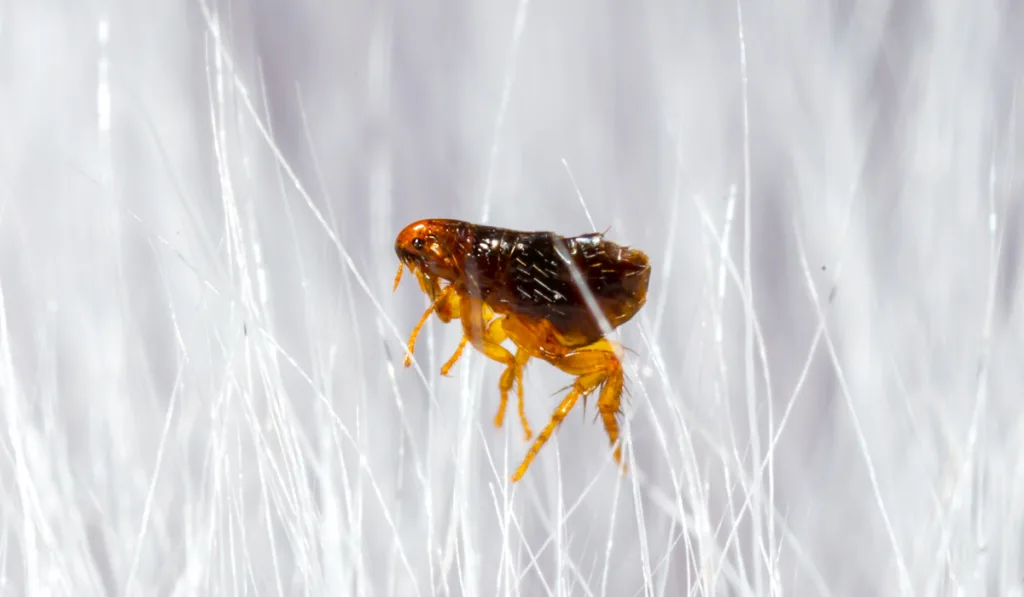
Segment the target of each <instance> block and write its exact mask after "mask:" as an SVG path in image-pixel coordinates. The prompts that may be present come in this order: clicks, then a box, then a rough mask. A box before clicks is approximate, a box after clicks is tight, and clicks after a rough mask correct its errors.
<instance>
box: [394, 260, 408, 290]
mask: <svg viewBox="0 0 1024 597" xmlns="http://www.w3.org/2000/svg"><path fill="white" fill-rule="evenodd" d="M403 269H405V263H403V262H402V261H399V262H398V273H397V274H395V285H394V287H392V288H391V292H394V291H396V290H398V283H399V282H401V281H402V270H403Z"/></svg>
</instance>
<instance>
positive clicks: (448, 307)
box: [405, 286, 459, 367]
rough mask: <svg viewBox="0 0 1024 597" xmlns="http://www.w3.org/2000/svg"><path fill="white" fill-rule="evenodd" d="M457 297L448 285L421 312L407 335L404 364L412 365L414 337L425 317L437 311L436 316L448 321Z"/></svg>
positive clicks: (455, 306)
mask: <svg viewBox="0 0 1024 597" xmlns="http://www.w3.org/2000/svg"><path fill="white" fill-rule="evenodd" d="M458 304H459V297H458V295H456V294H455V289H454V288H452V287H451V286H448V287H447V288H445V289H444V290H442V291H441V293H440V294H439V295H438V296H437V298H436V299H434V302H433V303H431V305H430V306H429V307H427V310H426V311H424V312H423V316H422V317H420V320H419V322H417V323H416V327H414V328H413V329H412V334H410V335H409V352H408V353H407V354H406V355H405V366H406V367H408V366H409V365H412V355H413V352H415V350H416V338H417V337H418V336H419V335H420V329H422V328H423V325H424V324H425V323H427V318H429V317H430V314H431V313H437V316H438V318H439V319H440V320H441V321H443V322H445V323H448V322H449V321H451V318H452V314H453V313H454V312H455V309H457V308H458Z"/></svg>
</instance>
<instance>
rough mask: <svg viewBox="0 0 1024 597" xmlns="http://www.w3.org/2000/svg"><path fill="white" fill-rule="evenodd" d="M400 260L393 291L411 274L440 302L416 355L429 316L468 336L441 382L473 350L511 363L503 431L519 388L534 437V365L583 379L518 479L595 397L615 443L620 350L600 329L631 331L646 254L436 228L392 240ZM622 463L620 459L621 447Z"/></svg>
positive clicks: (645, 279) (453, 225) (425, 226)
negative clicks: (528, 370) (525, 375)
mask: <svg viewBox="0 0 1024 597" xmlns="http://www.w3.org/2000/svg"><path fill="white" fill-rule="evenodd" d="M395 252H396V254H397V255H398V258H399V260H400V261H401V265H400V268H399V272H398V275H399V277H396V280H395V287H396V288H397V286H398V281H399V278H400V276H401V273H402V266H406V267H408V268H409V269H410V270H412V271H413V272H414V273H415V274H416V276H417V278H418V279H419V282H420V287H421V288H422V289H423V290H424V292H426V293H427V294H428V295H429V296H430V297H431V298H432V299H433V301H434V304H432V305H431V308H430V309H428V310H427V312H426V313H424V315H423V317H422V318H421V320H420V323H419V325H417V326H416V329H415V330H414V331H413V335H412V337H411V338H410V343H409V344H410V354H411V352H412V350H413V347H414V345H415V338H416V335H417V333H418V331H419V328H420V326H422V324H423V323H424V322H425V320H426V319H427V317H429V315H430V313H432V312H433V313H436V314H437V315H438V317H439V318H440V319H441V320H442V321H444V322H448V321H451V320H452V319H455V318H460V319H461V320H462V325H463V329H464V337H463V340H462V342H461V343H460V345H459V348H458V349H457V350H456V353H455V355H453V357H452V358H451V359H450V360H449V362H448V363H446V364H445V366H444V367H443V368H442V373H445V374H447V371H448V370H449V369H450V368H451V366H452V365H454V363H455V361H456V360H457V359H458V358H459V355H460V354H461V352H462V349H463V348H464V346H465V344H466V343H467V342H472V344H473V346H474V347H476V348H477V349H478V350H480V351H481V352H482V353H483V354H485V355H486V356H488V357H489V358H491V359H493V360H496V361H499V362H501V363H504V364H505V365H506V371H505V374H503V375H502V379H501V382H500V383H499V389H500V390H501V393H502V403H501V407H500V409H499V413H498V416H497V417H496V419H495V422H496V424H498V425H500V424H501V421H502V418H503V414H504V409H505V403H506V400H507V394H508V392H509V391H510V390H511V388H512V384H513V382H516V383H517V385H518V387H519V397H520V405H519V406H520V417H521V418H522V420H523V425H524V428H525V429H526V435H527V437H529V436H530V435H531V433H530V431H529V426H528V424H527V422H526V419H525V413H524V410H523V404H522V369H523V367H524V366H525V364H526V362H527V361H528V360H529V359H530V358H531V357H535V358H540V359H543V360H545V361H548V362H549V363H551V364H553V365H555V366H556V367H559V368H560V369H562V370H563V371H566V372H568V373H571V374H574V375H576V376H577V381H576V383H575V384H574V388H573V390H572V391H571V392H570V394H569V396H568V397H567V398H566V399H565V400H563V403H562V405H561V406H560V407H559V410H557V411H556V413H555V415H554V417H553V418H552V423H551V424H550V425H549V426H548V428H547V429H545V431H544V432H542V434H541V436H540V438H538V441H537V443H535V444H534V447H533V449H532V450H531V452H530V454H528V456H527V459H526V461H524V463H523V465H522V466H521V467H520V470H519V471H517V473H516V475H515V477H514V479H516V480H518V478H520V477H521V476H522V474H523V473H524V472H525V469H526V467H527V466H528V465H529V462H530V461H531V460H532V458H533V456H534V455H535V454H536V452H537V451H538V450H539V449H540V447H541V445H543V443H544V442H545V441H546V439H547V437H549V436H550V434H551V433H552V432H553V430H554V427H555V426H557V424H558V423H559V422H560V421H561V418H562V417H564V416H565V414H567V412H568V410H569V409H571V408H572V404H573V403H575V401H576V399H578V398H579V397H585V396H586V395H588V394H589V393H591V392H593V391H594V390H596V389H598V388H601V398H600V399H599V403H598V406H599V410H601V414H602V417H603V418H604V419H605V427H606V429H607V431H608V434H609V436H610V438H611V439H612V443H615V441H616V440H617V436H618V428H617V424H616V423H615V416H616V415H617V414H618V412H619V395H620V394H621V391H622V385H623V379H622V370H621V365H620V363H619V360H618V356H617V354H616V353H617V352H618V350H617V347H615V346H613V345H611V344H610V343H609V342H608V341H607V340H605V339H604V333H603V330H602V328H604V329H609V328H611V329H614V328H616V327H618V326H620V325H622V324H623V323H626V322H627V321H629V320H630V319H631V318H632V317H633V316H634V315H635V314H636V313H637V311H639V310H640V308H641V307H643V305H644V303H645V302H646V296H647V287H648V284H649V281H650V273H651V268H650V265H649V263H648V259H647V256H646V255H645V254H644V253H643V252H642V251H639V250H637V249H633V248H630V247H625V246H620V245H618V244H616V243H613V242H611V241H608V240H606V239H605V238H604V236H603V235H602V234H599V233H591V234H584V235H580V236H574V237H562V236H558V235H556V234H554V233H551V232H521V231H516V230H510V229H506V228H497V227H493V226H482V225H476V224H471V223H468V222H463V221H459V220H443V219H431V220H421V221H419V222H414V223H413V224H410V225H409V226H407V227H406V228H405V229H403V230H402V231H401V233H399V235H398V237H397V238H396V240H395ZM442 282H446V283H447V285H446V286H442ZM578 282H583V283H584V284H585V286H586V289H583V288H581V286H580V284H579V283H578ZM588 298H590V299H593V303H590V302H589V301H588ZM592 305H596V307H597V313H595V312H594V310H593V309H592V308H591V306H592ZM605 325H606V326H607V327H605ZM506 339H511V340H512V342H513V343H514V344H515V345H516V347H517V352H516V354H515V355H514V356H513V355H512V354H511V353H510V352H508V351H507V350H505V349H504V348H503V347H502V346H501V343H502V342H503V341H505V340H506ZM407 365H408V361H407ZM615 455H616V458H617V459H619V458H620V451H619V448H618V447H616V451H615Z"/></svg>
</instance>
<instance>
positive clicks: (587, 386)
mask: <svg viewBox="0 0 1024 597" xmlns="http://www.w3.org/2000/svg"><path fill="white" fill-rule="evenodd" d="M546 360H548V361H549V362H550V363H551V364H552V365H554V366H555V367H558V368H559V369H561V370H562V371H565V372H566V373H569V374H570V375H575V376H576V381H575V382H573V385H572V390H570V391H569V394H568V395H567V396H566V397H565V399H564V400H562V403H561V404H559V405H558V408H556V409H555V412H554V413H553V414H552V415H551V421H550V422H549V423H548V425H547V427H545V428H544V430H543V431H541V432H540V435H538V436H537V439H536V441H534V443H533V445H532V446H531V447H530V451H529V452H527V454H526V457H525V458H524V459H523V463H522V464H520V465H519V469H518V470H516V473H515V475H513V476H512V481H513V482H515V481H518V480H520V479H522V478H523V475H524V474H526V469H527V468H529V466H530V463H531V462H533V459H534V458H535V457H536V456H537V453H538V452H540V449H541V448H542V447H544V444H545V443H547V441H548V439H550V438H551V435H552V434H553V433H554V432H555V430H556V429H557V428H558V426H559V425H560V424H561V422H562V420H563V419H565V417H566V416H567V415H568V414H569V411H571V410H572V408H573V406H575V405H576V402H577V400H579V399H580V398H581V397H582V398H584V400H585V399H586V396H588V395H590V394H591V393H592V392H594V390H597V389H598V388H600V389H601V393H600V396H599V397H598V401H597V408H598V410H599V411H600V413H601V419H602V421H603V422H604V428H605V432H606V433H607V434H608V440H609V442H610V443H611V445H612V446H614V447H615V462H616V463H618V464H619V465H620V466H621V464H622V448H621V447H620V446H619V444H618V440H619V423H618V421H617V420H616V416H617V415H618V414H619V412H620V409H621V398H622V387H623V383H624V379H623V373H622V364H621V363H620V361H619V357H618V356H617V350H616V347H615V346H614V345H612V344H611V343H610V342H608V341H607V340H600V341H598V342H596V343H594V344H592V345H590V346H588V347H587V348H584V349H581V350H579V351H576V352H572V353H569V354H567V355H564V356H549V357H547V358H546Z"/></svg>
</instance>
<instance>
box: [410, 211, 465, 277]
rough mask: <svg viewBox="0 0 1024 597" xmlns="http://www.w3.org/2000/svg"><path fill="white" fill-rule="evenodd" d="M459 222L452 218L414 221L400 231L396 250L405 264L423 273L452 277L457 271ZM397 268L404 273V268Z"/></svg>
mask: <svg viewBox="0 0 1024 597" xmlns="http://www.w3.org/2000/svg"><path fill="white" fill-rule="evenodd" d="M457 225H458V223H457V222H455V221H453V220H420V221H418V222H413V223H412V224H409V225H408V226H406V227H405V228H403V229H402V231H401V232H399V233H398V237H397V238H396V239H395V254H397V255H398V259H399V260H400V261H401V262H402V265H404V266H407V267H408V268H409V269H410V270H412V271H415V272H416V273H418V274H420V275H424V276H426V277H428V278H440V279H443V280H448V281H453V280H454V279H455V278H456V276H457V271H458V263H457V261H456V258H455V255H454V254H453V253H452V247H453V246H454V245H455V241H456V240H457V237H458V231H457V230H456V228H457ZM398 271H399V275H401V271H402V270H401V268H400V269H399V270H398ZM397 285H398V280H397V278H396V280H395V286H396V287H397Z"/></svg>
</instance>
